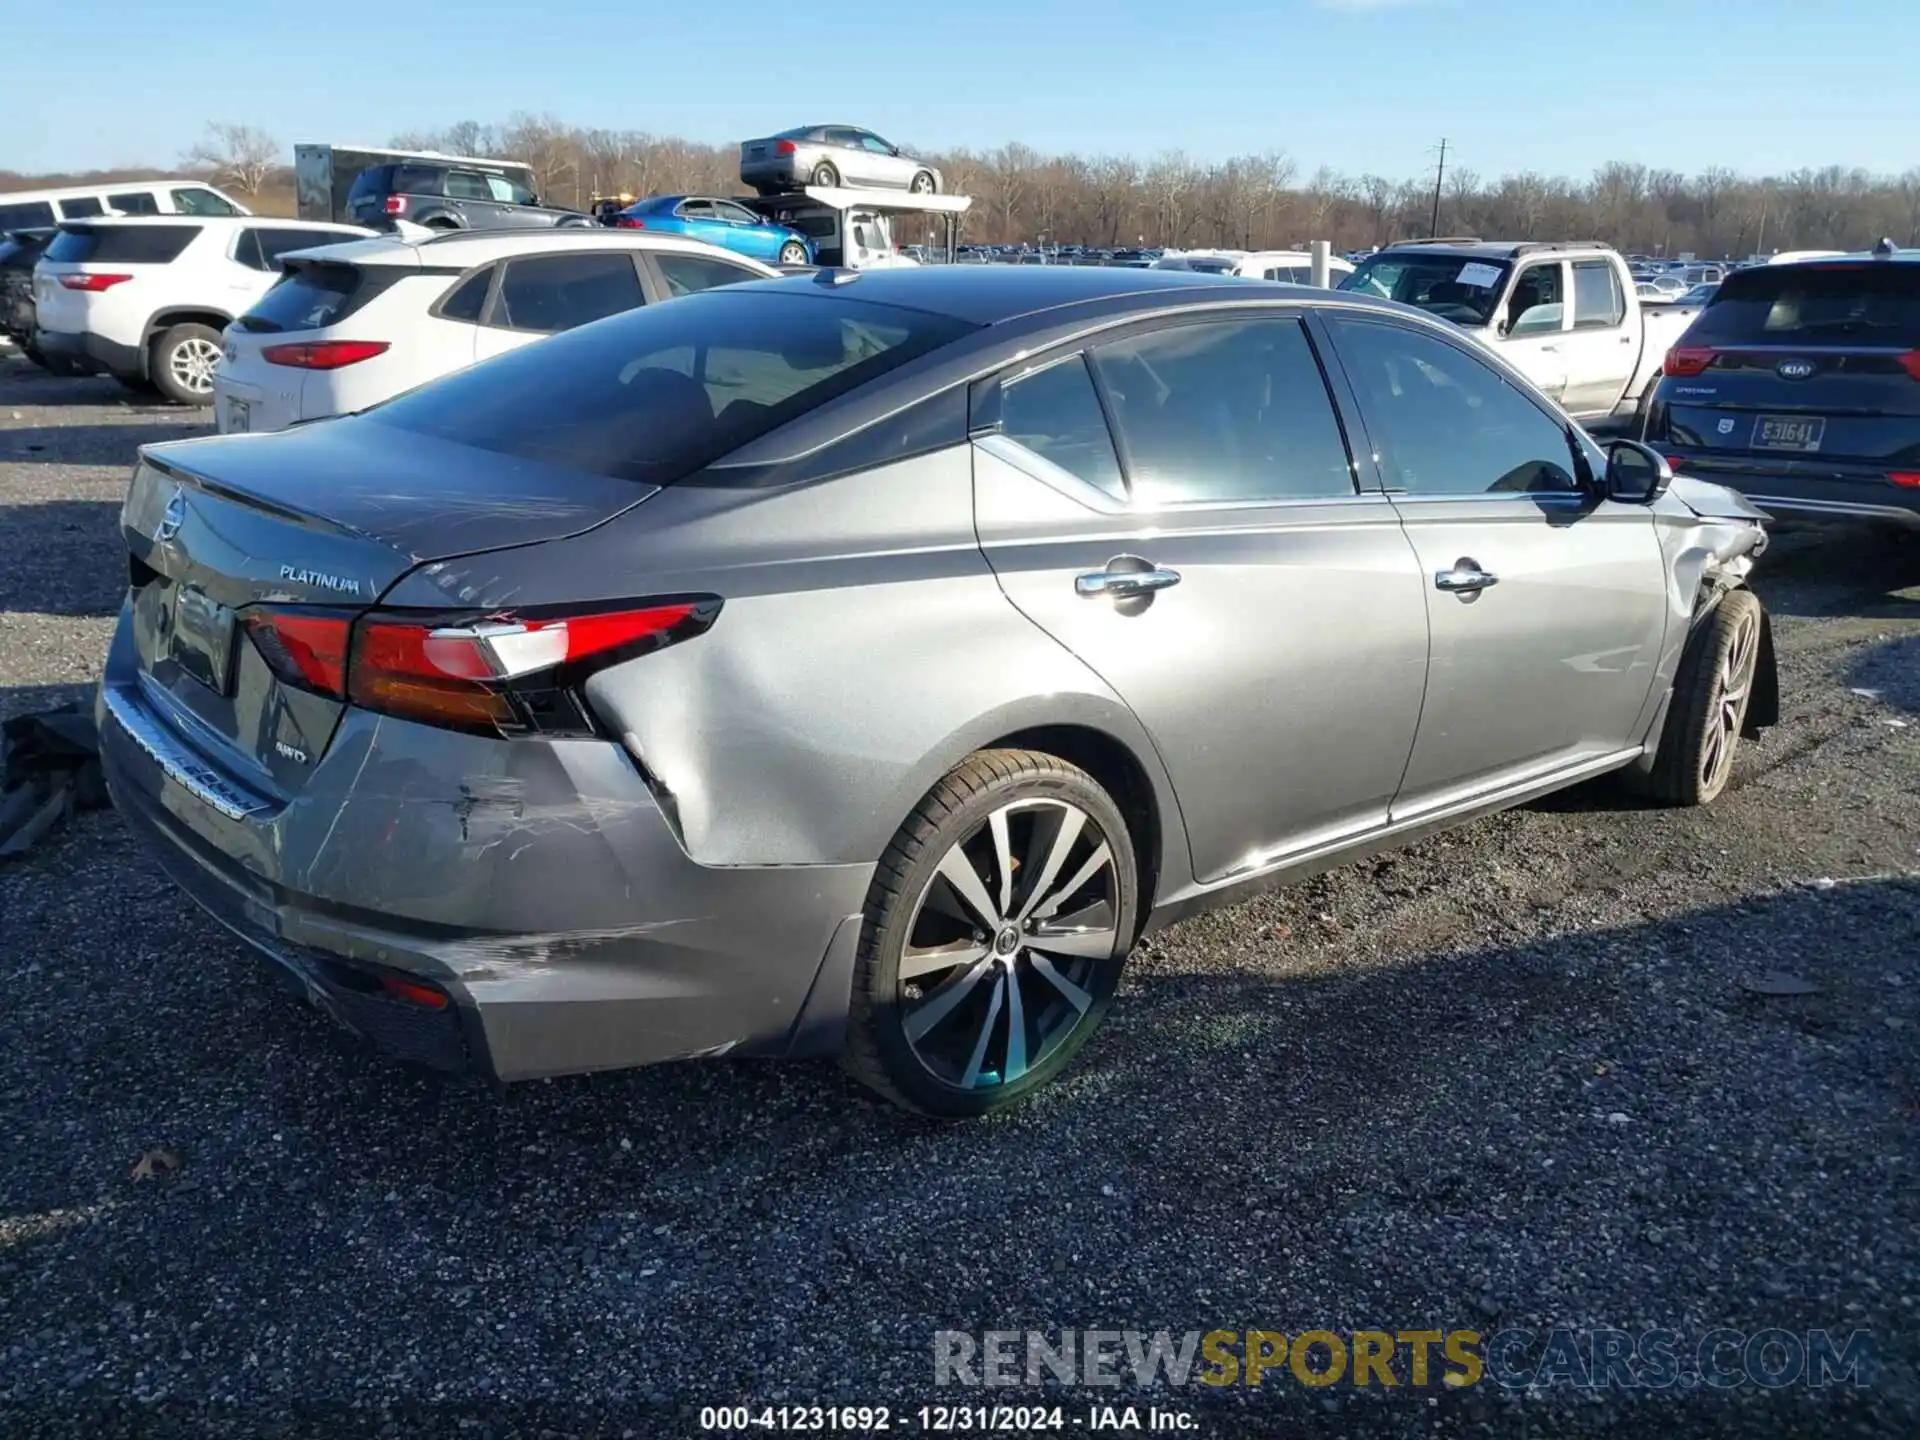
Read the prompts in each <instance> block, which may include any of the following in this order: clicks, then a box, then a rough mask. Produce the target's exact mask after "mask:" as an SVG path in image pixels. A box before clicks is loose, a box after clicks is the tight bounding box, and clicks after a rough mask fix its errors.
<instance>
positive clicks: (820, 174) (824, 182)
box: [807, 160, 840, 190]
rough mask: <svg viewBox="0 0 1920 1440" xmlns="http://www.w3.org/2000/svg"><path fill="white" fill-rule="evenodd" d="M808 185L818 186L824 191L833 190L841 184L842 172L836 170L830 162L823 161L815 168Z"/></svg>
mask: <svg viewBox="0 0 1920 1440" xmlns="http://www.w3.org/2000/svg"><path fill="white" fill-rule="evenodd" d="M807 183H808V184H809V185H817V186H819V187H820V188H821V189H823V190H831V189H833V188H834V187H835V186H837V185H838V184H839V183H840V172H839V171H838V170H836V169H834V168H833V166H832V164H831V163H830V162H828V161H825V160H822V161H821V162H820V163H819V164H818V165H816V166H814V167H813V174H812V175H811V176H809V177H808V179H807Z"/></svg>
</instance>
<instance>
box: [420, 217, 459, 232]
mask: <svg viewBox="0 0 1920 1440" xmlns="http://www.w3.org/2000/svg"><path fill="white" fill-rule="evenodd" d="M459 228H460V227H459V226H458V225H456V224H454V222H453V221H451V220H449V219H447V218H446V217H445V216H444V215H436V216H434V217H433V219H431V220H429V221H427V229H429V230H458V229H459Z"/></svg>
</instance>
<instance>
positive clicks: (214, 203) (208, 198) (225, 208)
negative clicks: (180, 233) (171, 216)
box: [173, 185, 240, 215]
mask: <svg viewBox="0 0 1920 1440" xmlns="http://www.w3.org/2000/svg"><path fill="white" fill-rule="evenodd" d="M173 207H174V209H176V210H178V211H179V212H180V213H181V214H182V215H238V214H239V213H240V212H239V210H238V209H236V208H235V207H234V205H233V203H232V202H231V201H229V200H228V199H227V197H226V196H224V195H221V194H217V193H216V192H214V191H212V190H209V189H207V188H206V187H205V186H203V185H183V186H182V187H180V188H179V189H178V190H175V191H174V192H173Z"/></svg>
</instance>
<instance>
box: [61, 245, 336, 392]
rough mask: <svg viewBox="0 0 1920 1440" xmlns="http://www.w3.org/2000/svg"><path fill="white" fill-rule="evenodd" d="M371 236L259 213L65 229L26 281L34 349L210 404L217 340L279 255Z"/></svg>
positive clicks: (259, 291)
mask: <svg viewBox="0 0 1920 1440" xmlns="http://www.w3.org/2000/svg"><path fill="white" fill-rule="evenodd" d="M372 233H373V232H372V231H370V230H366V229H363V228H361V227H360V226H358V225H328V224H323V223H320V222H317V221H306V220H271V219H265V218H262V217H260V216H254V215H221V216H213V215H204V216H191V217H190V216H185V215H179V216H173V215H169V216H156V217H152V218H148V217H138V218H127V217H116V216H103V217H102V218H100V219H97V220H74V221H64V222H62V224H61V226H60V233H59V234H58V235H56V236H54V238H53V242H52V243H51V244H50V245H48V246H47V250H46V253H45V254H44V255H42V256H41V257H40V263H39V264H38V265H36V266H35V267H34V271H33V301H34V325H35V333H34V344H35V346H36V347H37V348H38V349H39V350H40V352H41V353H42V354H44V355H48V356H51V357H54V358H56V359H60V360H67V361H71V362H72V363H73V365H74V366H76V367H77V368H79V369H81V370H88V371H104V372H105V373H106V374H109V375H113V376H115V377H117V378H118V379H120V380H122V381H124V382H125V383H127V384H129V385H136V386H138V385H149V384H150V385H152V386H154V387H155V388H156V389H158V390H159V391H160V393H161V394H163V395H165V396H166V397H167V398H168V399H169V400H172V401H175V402H176V403H178V404H182V405H205V404H207V403H208V402H210V401H211V400H212V399H213V366H214V362H215V361H216V360H217V359H218V358H219V355H220V331H221V330H222V329H224V328H225V327H226V326H227V325H228V324H230V323H231V322H232V320H233V317H234V316H236V315H239V314H242V313H244V312H245V311H246V309H247V307H248V306H249V305H251V304H253V302H254V301H255V300H257V299H259V298H260V297H261V296H262V295H264V294H265V293H266V292H267V291H268V290H269V289H270V288H272V286H273V282H274V281H275V280H277V279H278V278H279V276H280V257H281V256H282V255H283V254H285V253H286V252H287V251H289V250H303V249H309V248H311V247H312V246H315V245H329V244H336V243H338V242H339V241H341V240H344V239H347V238H349V237H352V236H359V235H370V234H372Z"/></svg>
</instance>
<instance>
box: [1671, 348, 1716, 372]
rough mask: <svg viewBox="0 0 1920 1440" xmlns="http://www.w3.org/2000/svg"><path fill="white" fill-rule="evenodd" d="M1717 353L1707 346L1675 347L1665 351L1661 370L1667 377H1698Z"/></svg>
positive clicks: (1711, 362)
mask: <svg viewBox="0 0 1920 1440" xmlns="http://www.w3.org/2000/svg"><path fill="white" fill-rule="evenodd" d="M1718 353H1719V352H1718V351H1716V350H1714V349H1713V348H1712V347H1711V346H1708V345H1676V346H1674V347H1673V348H1672V349H1671V350H1669V351H1667V358H1666V360H1665V361H1664V362H1663V363H1662V365H1661V367H1660V368H1661V369H1662V370H1663V371H1665V372H1666V373H1667V374H1669V375H1698V374H1699V373H1700V372H1701V371H1703V370H1705V369H1706V368H1707V367H1708V366H1709V365H1711V364H1713V358H1714V356H1715V355H1716V354H1718Z"/></svg>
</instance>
